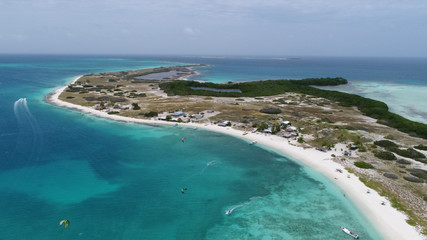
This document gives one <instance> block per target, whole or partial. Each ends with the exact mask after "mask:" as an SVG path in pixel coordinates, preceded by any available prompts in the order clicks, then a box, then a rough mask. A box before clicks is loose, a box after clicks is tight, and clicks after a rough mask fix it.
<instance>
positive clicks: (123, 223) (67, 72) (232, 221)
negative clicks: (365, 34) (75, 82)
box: [0, 56, 381, 239]
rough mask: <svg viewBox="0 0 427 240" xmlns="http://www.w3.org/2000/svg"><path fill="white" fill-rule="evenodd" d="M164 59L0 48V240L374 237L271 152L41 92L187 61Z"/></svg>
mask: <svg viewBox="0 0 427 240" xmlns="http://www.w3.org/2000/svg"><path fill="white" fill-rule="evenodd" d="M171 61H176V62H171ZM171 61H163V60H162V61H161V60H159V59H157V60H147V58H136V57H129V58H127V57H121V58H119V59H118V58H117V57H115V58H105V57H102V56H101V57H87V56H86V57H82V56H6V57H1V58H0V97H1V99H2V104H1V105H0V111H1V114H2V117H1V118H0V208H1V209H2V213H1V214H0V239H141V238H142V239H260V238H263V239H284V238H285V239H286V238H287V239H290V238H292V239H307V238H310V239H313V238H314V239H343V238H345V237H347V236H346V235H345V234H344V233H343V232H342V231H341V230H340V227H341V226H346V227H348V228H352V229H354V230H355V231H356V232H358V233H359V235H361V237H363V239H381V237H380V236H379V235H378V233H377V232H376V230H375V229H374V228H373V226H372V225H371V224H370V223H369V222H368V221H367V220H366V219H365V218H364V216H362V215H361V214H360V213H359V212H358V210H357V208H356V207H355V206H354V205H353V204H352V203H351V202H350V201H349V199H346V198H344V197H343V196H342V193H341V191H340V190H339V189H338V188H337V187H336V186H335V185H334V184H333V183H331V182H329V181H328V180H327V179H325V178H324V177H322V176H320V175H319V174H317V173H315V172H313V171H312V170H310V169H308V168H306V167H302V166H300V165H298V164H297V163H296V162H294V161H293V160H290V159H288V158H287V157H285V156H282V155H280V154H277V153H276V152H274V151H271V150H269V149H264V148H261V147H260V146H256V145H249V143H248V142H245V141H243V140H240V139H237V138H234V137H230V136H225V135H222V134H218V133H213V132H208V131H203V130H200V129H199V130H194V129H189V128H181V127H152V126H143V125H137V124H129V123H122V122H113V121H110V120H105V119H99V118H96V117H92V116H88V115H84V114H81V113H79V112H75V111H72V110H68V109H63V108H60V107H57V106H52V105H50V104H48V103H46V102H44V97H45V95H46V94H48V93H49V92H51V91H52V90H53V89H55V88H57V87H59V86H62V85H65V84H67V83H68V82H69V81H70V80H71V79H72V78H73V77H75V76H78V75H82V74H85V73H90V72H102V71H113V70H126V69H132V68H141V67H147V68H148V67H157V66H167V65H176V64H177V62H179V63H185V62H186V61H184V60H182V59H181V60H179V61H178V60H173V59H171ZM188 62H192V61H188ZM202 63H203V62H202ZM248 67H251V65H249V66H248ZM257 76H258V75H257V74H255V76H254V78H255V77H257ZM22 98H26V100H25V101H24V100H20V99H22ZM182 137H186V138H187V140H186V141H185V143H183V142H181V138H182ZM182 187H187V188H188V190H187V191H186V192H185V193H184V194H182V193H181V192H180V189H181V188H182ZM238 205H242V206H241V207H239V208H236V209H235V210H234V211H233V212H232V214H230V215H228V216H227V215H226V214H225V211H226V210H227V209H230V208H232V207H233V206H238ZM62 219H69V220H70V226H69V227H68V228H67V229H64V228H63V227H60V226H58V223H59V221H60V220H62Z"/></svg>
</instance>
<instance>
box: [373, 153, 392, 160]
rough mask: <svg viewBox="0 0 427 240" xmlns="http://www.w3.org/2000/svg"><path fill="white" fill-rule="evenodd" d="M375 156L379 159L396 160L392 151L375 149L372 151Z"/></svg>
mask: <svg viewBox="0 0 427 240" xmlns="http://www.w3.org/2000/svg"><path fill="white" fill-rule="evenodd" d="M374 155H375V157H377V158H379V159H383V160H396V159H397V158H396V156H394V154H393V153H391V152H386V151H377V152H375V153H374Z"/></svg>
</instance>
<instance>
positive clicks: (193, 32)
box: [184, 27, 199, 36]
mask: <svg viewBox="0 0 427 240" xmlns="http://www.w3.org/2000/svg"><path fill="white" fill-rule="evenodd" d="M184 33H185V34H187V35H191V36H194V35H197V34H198V33H199V30H197V29H194V28H191V27H186V28H184Z"/></svg>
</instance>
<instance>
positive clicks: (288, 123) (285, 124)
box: [280, 121, 291, 126]
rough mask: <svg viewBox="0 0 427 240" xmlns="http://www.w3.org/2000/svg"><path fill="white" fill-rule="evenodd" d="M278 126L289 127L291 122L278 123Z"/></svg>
mask: <svg viewBox="0 0 427 240" xmlns="http://www.w3.org/2000/svg"><path fill="white" fill-rule="evenodd" d="M280 125H281V126H289V125H291V122H289V121H283V122H281V123H280Z"/></svg>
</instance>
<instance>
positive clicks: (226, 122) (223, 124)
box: [218, 121, 229, 127]
mask: <svg viewBox="0 0 427 240" xmlns="http://www.w3.org/2000/svg"><path fill="white" fill-rule="evenodd" d="M228 123H229V122H228V121H224V122H220V123H218V126H220V127H226V126H227V125H228Z"/></svg>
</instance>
